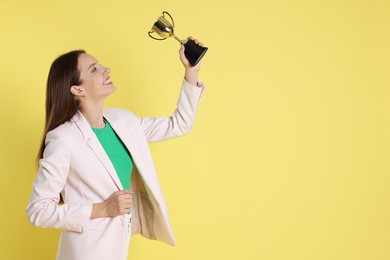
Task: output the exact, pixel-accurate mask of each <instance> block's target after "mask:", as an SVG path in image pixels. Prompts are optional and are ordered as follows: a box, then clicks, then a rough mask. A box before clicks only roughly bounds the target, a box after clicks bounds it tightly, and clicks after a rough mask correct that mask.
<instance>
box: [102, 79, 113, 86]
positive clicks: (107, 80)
mask: <svg viewBox="0 0 390 260" xmlns="http://www.w3.org/2000/svg"><path fill="white" fill-rule="evenodd" d="M110 84H112V81H111V79H110V78H108V79H106V80H105V81H104V82H103V85H110Z"/></svg>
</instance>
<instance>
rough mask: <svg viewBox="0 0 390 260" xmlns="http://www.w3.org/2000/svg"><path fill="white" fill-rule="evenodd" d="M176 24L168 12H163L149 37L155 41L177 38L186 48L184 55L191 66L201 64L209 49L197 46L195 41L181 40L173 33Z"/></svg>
mask: <svg viewBox="0 0 390 260" xmlns="http://www.w3.org/2000/svg"><path fill="white" fill-rule="evenodd" d="M165 15H167V16H168V17H169V19H170V21H168V20H167V19H166V17H165ZM174 27H175V23H174V21H173V18H172V16H171V15H170V14H169V13H168V12H165V11H164V12H162V15H161V16H160V17H159V18H158V20H157V21H156V22H155V23H154V24H153V27H152V29H151V30H150V31H149V32H148V34H149V36H150V37H151V38H153V39H155V40H165V39H168V38H169V37H173V38H175V39H176V40H177V41H178V42H179V43H180V44H183V45H184V47H185V50H184V54H185V56H186V58H187V59H188V61H189V62H190V64H191V65H192V66H195V65H196V64H198V63H199V61H200V60H201V59H202V57H203V56H204V55H205V54H206V52H207V50H208V48H207V47H202V46H199V45H197V44H196V43H195V42H194V41H193V40H180V39H179V38H177V36H176V35H175V34H174V33H173V29H174ZM153 34H157V35H158V36H160V38H156V37H155V36H153Z"/></svg>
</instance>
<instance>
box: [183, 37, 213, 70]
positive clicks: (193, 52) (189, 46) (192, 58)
mask: <svg viewBox="0 0 390 260" xmlns="http://www.w3.org/2000/svg"><path fill="white" fill-rule="evenodd" d="M184 47H185V50H184V54H185V55H186V58H187V60H188V61H189V62H190V64H191V65H192V66H196V64H198V63H199V61H200V60H201V59H202V58H203V56H204V55H205V54H206V52H207V50H208V48H207V47H202V46H199V45H198V44H196V43H195V42H194V41H193V40H188V41H187V42H186V43H185V44H184Z"/></svg>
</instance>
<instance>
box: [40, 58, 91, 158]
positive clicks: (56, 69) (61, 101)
mask: <svg viewBox="0 0 390 260" xmlns="http://www.w3.org/2000/svg"><path fill="white" fill-rule="evenodd" d="M83 53H85V51H84V50H74V51H70V52H68V53H65V54H63V55H61V56H59V57H58V58H57V59H55V60H54V61H53V63H52V64H51V67H50V71H49V76H48V78H47V85H46V117H45V128H44V131H43V137H42V142H41V146H40V148H39V152H38V156H37V160H39V159H42V158H43V152H44V150H45V147H46V146H45V138H46V134H47V133H48V132H50V131H51V130H53V129H54V128H56V127H57V126H59V125H61V124H63V123H65V122H66V121H69V120H70V119H71V118H72V117H73V116H74V115H75V114H76V112H77V109H78V106H79V102H78V100H77V99H76V98H75V97H74V96H73V94H72V93H71V92H70V87H71V86H77V85H81V83H82V82H81V81H80V71H79V70H78V68H77V64H78V58H79V56H80V55H81V54H83Z"/></svg>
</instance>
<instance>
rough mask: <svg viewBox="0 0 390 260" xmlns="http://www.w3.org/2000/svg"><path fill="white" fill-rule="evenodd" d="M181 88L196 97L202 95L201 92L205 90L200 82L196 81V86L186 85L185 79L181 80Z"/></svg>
mask: <svg viewBox="0 0 390 260" xmlns="http://www.w3.org/2000/svg"><path fill="white" fill-rule="evenodd" d="M182 87H183V88H184V89H185V90H186V91H189V92H190V93H193V94H196V95H202V93H203V91H204V90H205V89H206V86H205V85H204V83H203V82H202V81H200V80H198V82H197V83H196V85H192V84H190V83H188V82H187V81H186V80H185V79H183V85H182Z"/></svg>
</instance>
